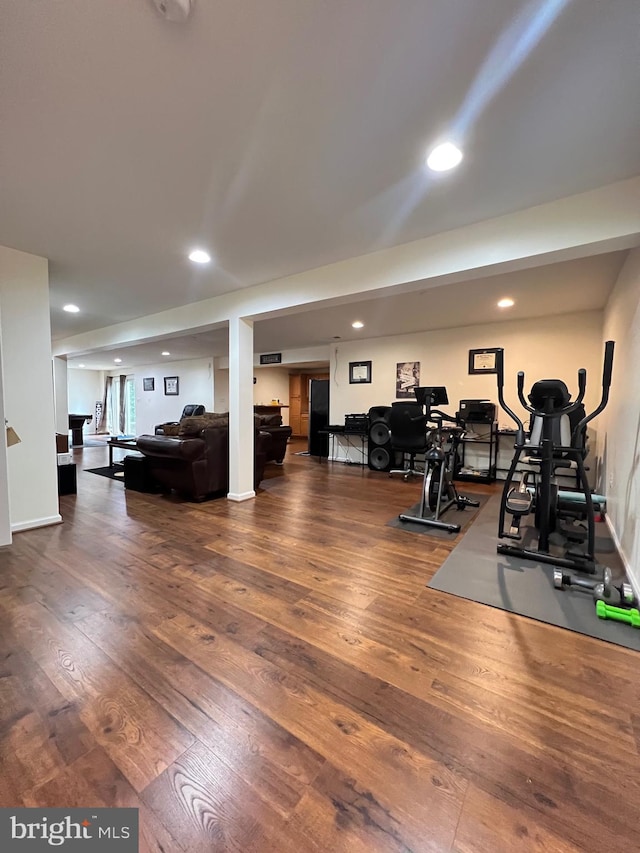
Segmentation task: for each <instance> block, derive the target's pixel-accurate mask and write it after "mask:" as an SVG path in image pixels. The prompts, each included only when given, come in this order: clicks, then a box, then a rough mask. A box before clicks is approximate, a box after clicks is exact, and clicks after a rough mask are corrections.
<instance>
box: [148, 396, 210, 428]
mask: <svg viewBox="0 0 640 853" xmlns="http://www.w3.org/2000/svg"><path fill="white" fill-rule="evenodd" d="M204 413H205V407H204V406H200V405H198V404H197V403H188V404H187V405H186V406H185V407H184V409H183V410H182V414H181V415H180V421H181V420H182V418H195V417H197V416H198V415H204ZM180 421H168V422H167V423H165V424H158V425H157V426H156V427H155V435H164V434H165V432H164V430H165V427H177V426H180Z"/></svg>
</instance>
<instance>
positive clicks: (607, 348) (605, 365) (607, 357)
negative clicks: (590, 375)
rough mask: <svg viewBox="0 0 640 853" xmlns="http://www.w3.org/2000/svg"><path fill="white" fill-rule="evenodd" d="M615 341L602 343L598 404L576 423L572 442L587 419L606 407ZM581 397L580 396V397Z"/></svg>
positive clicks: (584, 425) (590, 419)
mask: <svg viewBox="0 0 640 853" xmlns="http://www.w3.org/2000/svg"><path fill="white" fill-rule="evenodd" d="M615 346H616V344H615V341H607V342H606V343H605V345H604V359H603V362H602V397H601V398H600V403H599V405H598V406H597V407H596V408H595V409H594V410H593V411H592V412H591V414H589V415H585V417H584V418H582V420H581V421H580V422H579V423H578V424H576V428H575V429H574V431H573V435H572V436H571V441H572V442H573V441H574V440H575V439H576V438H577V437H578V435H579V434H580V432H581V431H582V430H583V429H584V427H586V425H587V424H588V423H589V421H592V420H593V419H594V418H595V417H596V416H597V415H599V414H600V412H601V411H602V410H603V409H604V408H605V407H606V405H607V403H608V402H609V391H610V390H611V377H612V375H613V352H614V349H615ZM580 399H582V397H581V398H580Z"/></svg>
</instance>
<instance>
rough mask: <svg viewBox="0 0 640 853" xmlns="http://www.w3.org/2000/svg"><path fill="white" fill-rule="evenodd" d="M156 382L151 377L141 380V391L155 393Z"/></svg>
mask: <svg viewBox="0 0 640 853" xmlns="http://www.w3.org/2000/svg"><path fill="white" fill-rule="evenodd" d="M155 387H156V381H155V379H154V378H153V376H150V377H146V378H145V379H143V380H142V390H143V391H155Z"/></svg>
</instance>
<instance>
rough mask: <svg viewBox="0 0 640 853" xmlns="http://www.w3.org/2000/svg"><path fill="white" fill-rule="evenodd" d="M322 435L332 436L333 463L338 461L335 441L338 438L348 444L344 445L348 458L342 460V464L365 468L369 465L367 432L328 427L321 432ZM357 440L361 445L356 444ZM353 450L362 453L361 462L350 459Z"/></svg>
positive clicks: (331, 454)
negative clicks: (343, 439)
mask: <svg viewBox="0 0 640 853" xmlns="http://www.w3.org/2000/svg"><path fill="white" fill-rule="evenodd" d="M319 432H320V433H322V434H324V435H330V436H331V453H330V459H331V461H332V462H335V461H336V454H335V441H336V437H338V438H345V439H346V442H345V444H344V445H343V446H344V447H345V450H346V458H345V459H340V460H339V461H340V462H344V464H345V465H361V466H362V467H363V468H364V467H366V465H367V459H366V442H367V438H368V435H369V433H368V431H367V430H348V431H347V430H345V428H344V427H327V428H326V429H321V430H319ZM356 439H359V443H356V441H355V440H356ZM351 448H353V449H354V450H357V451H358V452H359V453H360V460H359V461H356V460H354V459H350V458H349V450H350V449H351Z"/></svg>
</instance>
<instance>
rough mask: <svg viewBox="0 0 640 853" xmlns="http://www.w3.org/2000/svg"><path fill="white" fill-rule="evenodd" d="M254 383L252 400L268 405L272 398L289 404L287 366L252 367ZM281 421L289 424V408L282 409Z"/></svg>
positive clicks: (258, 403)
mask: <svg viewBox="0 0 640 853" xmlns="http://www.w3.org/2000/svg"><path fill="white" fill-rule="evenodd" d="M253 375H254V376H255V378H256V383H255V385H254V386H253V402H254V403H255V404H257V405H261V406H268V405H269V403H270V402H271V401H272V400H280V402H281V403H282V404H283V405H286V406H288V405H289V369H288V368H287V367H254V369H253ZM282 423H283V424H286V425H287V426H288V424H289V409H282Z"/></svg>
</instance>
